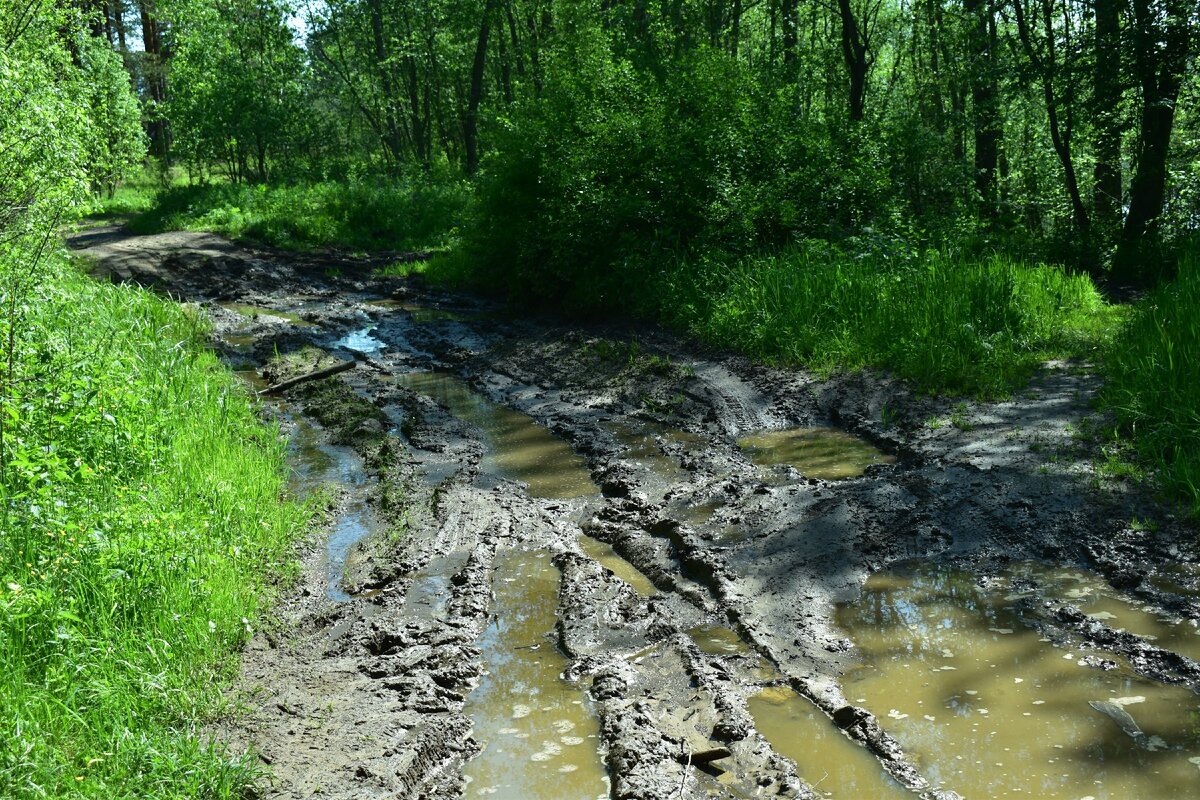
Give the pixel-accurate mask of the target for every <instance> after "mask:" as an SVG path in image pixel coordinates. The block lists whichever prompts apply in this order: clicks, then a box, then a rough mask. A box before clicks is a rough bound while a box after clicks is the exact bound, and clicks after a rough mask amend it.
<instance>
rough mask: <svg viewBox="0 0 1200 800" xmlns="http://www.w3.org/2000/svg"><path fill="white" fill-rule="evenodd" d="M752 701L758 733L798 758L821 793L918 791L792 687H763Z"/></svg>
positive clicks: (853, 795)
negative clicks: (895, 777) (896, 777)
mask: <svg viewBox="0 0 1200 800" xmlns="http://www.w3.org/2000/svg"><path fill="white" fill-rule="evenodd" d="M749 704H750V714H751V715H752V716H753V717H754V726H755V727H756V728H758V731H759V733H761V734H762V735H763V737H764V738H766V740H767V741H768V742H770V743H771V747H773V748H774V749H775V751H776V752H778V753H781V754H782V755H785V756H787V757H788V758H790V759H792V761H795V762H796V770H797V772H798V774H799V775H800V777H801V778H803V779H804V781H805V783H807V784H808V785H809V786H812V787H813V788H814V789H816V790H817V792H819V793H820V794H822V795H824V796H826V797H832V798H835V800H843V798H844V800H867V798H870V800H885V798H897V800H899V798H905V797H908V798H911V797H912V796H913V795H912V794H911V793H909V792H908V791H906V790H905V789H904V787H902V786H901V785H900V784H898V783H896V781H895V780H893V779H892V777H891V776H890V775H888V774H887V772H886V771H884V769H883V767H881V766H880V765H879V761H878V760H876V758H875V757H874V756H872V755H871V754H870V753H869V752H867V750H866V749H865V748H863V747H861V746H859V745H858V744H856V743H855V742H853V741H851V740H850V739H849V738H848V737H847V736H846V735H845V734H844V733H842V732H841V731H840V730H838V728H837V726H835V725H834V724H833V722H832V721H831V720H830V719H829V717H827V716H825V715H824V714H823V713H822V712H821V711H820V710H819V709H818V708H817V707H816V706H814V705H813V704H812V703H810V702H808V701H807V700H805V699H804V698H803V697H801V696H800V695H798V694H796V693H795V692H794V691H792V690H791V689H789V688H788V687H786V686H770V687H768V688H766V689H763V690H762V691H761V692H759V693H758V694H756V695H754V696H753V697H751V698H750V701H749Z"/></svg>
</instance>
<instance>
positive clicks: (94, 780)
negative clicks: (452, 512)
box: [0, 255, 308, 798]
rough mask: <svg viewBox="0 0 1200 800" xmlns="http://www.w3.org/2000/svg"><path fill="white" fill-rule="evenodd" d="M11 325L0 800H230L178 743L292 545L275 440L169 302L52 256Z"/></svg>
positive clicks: (1, 506)
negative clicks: (0, 797)
mask: <svg viewBox="0 0 1200 800" xmlns="http://www.w3.org/2000/svg"><path fill="white" fill-rule="evenodd" d="M4 277H5V285H6V287H10V290H11V287H12V286H13V285H14V283H13V280H12V276H9V275H5V276H4ZM10 299H11V298H10ZM7 307H8V306H7V304H6V308H7ZM13 311H15V316H6V317H5V318H4V320H3V324H4V325H5V326H7V325H9V324H10V323H12V322H14V321H15V323H16V326H15V329H14V332H15V335H16V338H15V356H16V357H15V361H14V365H13V367H14V369H13V373H12V374H13V378H14V382H12V383H10V384H9V385H8V387H7V390H6V391H5V392H4V393H3V397H4V400H3V403H2V405H0V413H2V416H3V420H4V424H3V433H4V440H3V448H4V449H3V456H4V458H3V472H2V473H0V514H2V519H3V528H4V535H3V537H0V658H2V659H3V662H2V663H3V673H2V674H0V708H3V709H4V711H3V714H2V715H0V743H2V744H0V786H3V787H5V790H4V795H5V796H6V797H18V798H24V797H30V798H32V797H139V798H159V797H162V798H167V797H171V798H177V797H213V798H221V797H240V796H242V791H243V789H244V787H245V785H246V782H247V780H248V779H249V777H250V769H251V767H250V766H249V765H248V764H246V763H244V762H243V761H241V760H240V759H236V758H230V757H228V756H226V755H225V754H223V753H222V752H221V751H220V749H219V748H213V747H211V746H210V745H209V743H207V742H206V741H205V740H204V739H203V737H202V735H201V734H200V732H199V727H198V726H199V724H200V722H201V721H202V720H203V719H204V718H205V717H206V716H208V715H210V714H212V713H214V711H216V710H217V708H218V706H219V703H220V696H219V693H218V688H219V687H220V686H221V685H222V684H223V683H225V682H226V681H227V679H228V678H229V677H231V675H232V674H233V673H234V670H235V669H236V661H237V659H236V657H235V653H236V651H237V650H238V649H239V648H240V646H241V645H242V644H243V643H244V642H245V641H246V639H247V637H248V636H249V635H250V632H251V625H252V624H253V621H254V620H255V617H256V614H257V613H258V612H259V610H260V609H261V608H262V605H263V603H264V602H265V601H266V600H267V599H268V597H269V596H270V594H271V593H272V587H273V585H274V582H277V581H279V580H282V579H285V578H286V577H287V576H288V574H289V572H290V570H291V569H293V567H291V566H289V565H290V564H291V561H292V559H291V557H290V543H291V542H292V541H293V540H294V538H295V535H296V534H297V532H298V531H301V530H303V529H304V527H305V525H306V524H307V514H308V512H307V511H306V510H305V509H304V508H302V507H300V506H297V505H295V504H292V503H288V502H281V497H282V495H283V492H284V490H285V478H284V475H285V474H286V472H285V470H284V462H283V457H284V453H283V448H282V446H281V444H280V443H279V440H278V436H277V432H276V431H275V430H272V429H270V428H268V427H265V426H263V425H262V424H261V423H260V421H259V419H258V416H257V413H256V410H255V406H254V402H253V401H252V400H251V399H250V398H249V397H248V396H247V394H246V392H245V391H244V390H243V389H242V388H241V387H240V386H239V385H238V384H237V383H236V381H235V379H234V378H233V377H232V376H231V374H230V373H229V371H228V370H227V369H225V368H224V367H222V366H221V365H220V364H219V362H217V360H216V359H215V358H214V357H213V356H212V355H211V354H210V353H209V352H207V351H206V350H204V349H203V348H202V347H201V346H200V345H199V340H198V333H199V332H200V330H199V329H200V328H201V325H202V323H200V322H198V321H197V320H195V319H191V318H189V317H188V316H187V315H186V314H185V313H184V312H183V311H182V310H181V309H180V307H179V306H177V305H175V304H173V303H170V302H168V301H164V300H162V299H159V298H157V297H155V296H153V295H151V294H149V293H147V292H144V291H141V290H139V289H135V288H129V287H119V286H112V285H107V284H105V285H101V284H98V283H94V282H92V281H89V280H87V279H85V278H83V277H82V276H81V275H79V274H78V273H77V271H76V270H74V269H73V268H72V267H71V266H70V265H69V264H68V263H67V262H66V260H65V258H64V257H63V256H61V255H56V256H55V257H54V259H52V264H51V265H50V266H49V267H48V268H47V274H45V275H43V276H41V278H40V280H39V281H38V282H37V285H36V287H34V288H32V289H31V290H27V291H26V292H25V293H24V294H23V295H22V296H20V297H19V298H18V299H17V302H16V304H15V305H14V307H13Z"/></svg>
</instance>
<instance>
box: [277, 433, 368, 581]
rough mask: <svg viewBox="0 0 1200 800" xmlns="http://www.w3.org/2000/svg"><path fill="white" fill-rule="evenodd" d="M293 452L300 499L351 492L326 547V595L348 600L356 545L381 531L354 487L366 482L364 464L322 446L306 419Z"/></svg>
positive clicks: (294, 437) (339, 449) (291, 459)
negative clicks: (347, 579) (335, 489)
mask: <svg viewBox="0 0 1200 800" xmlns="http://www.w3.org/2000/svg"><path fill="white" fill-rule="evenodd" d="M290 450H291V453H290V456H289V458H288V461H289V462H290V463H291V464H292V465H293V472H292V480H291V485H292V491H294V492H295V493H296V494H297V495H298V496H300V497H308V496H309V495H311V494H312V493H313V492H315V491H317V490H318V489H321V488H324V487H327V486H334V485H337V486H342V487H347V488H349V489H351V494H350V500H349V501H348V503H347V504H346V507H345V508H344V509H343V510H342V512H341V513H340V514H339V515H338V518H337V520H336V521H335V522H334V525H333V530H332V531H330V534H329V540H328V541H327V542H326V543H325V574H326V576H327V578H328V586H327V588H326V594H327V595H328V596H329V598H330V599H331V600H337V601H345V600H349V599H350V595H349V594H347V593H346V592H345V591H343V590H342V588H341V585H342V579H343V577H344V575H345V571H346V562H347V560H348V559H349V557H350V551H351V550H352V549H353V547H354V545H355V544H357V543H358V542H360V541H362V540H363V539H365V538H366V537H368V536H370V535H371V534H373V533H375V532H376V531H377V529H378V525H377V523H376V520H375V517H374V515H373V514H372V513H371V509H370V508H368V507H367V505H366V503H365V502H364V498H363V496H362V492H356V491H354V489H355V487H361V486H362V485H363V483H364V482H365V481H366V476H365V475H364V473H363V470H362V463H361V461H360V460H359V458H358V456H357V455H355V454H354V451H353V450H351V449H350V448H348V447H334V446H333V445H328V444H324V443H323V442H321V439H320V436H319V434H318V433H317V430H316V428H314V427H313V426H312V425H311V424H309V423H308V422H306V421H305V420H304V419H303V418H299V419H297V420H296V428H295V432H294V433H293V434H292V440H291V443H290Z"/></svg>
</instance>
